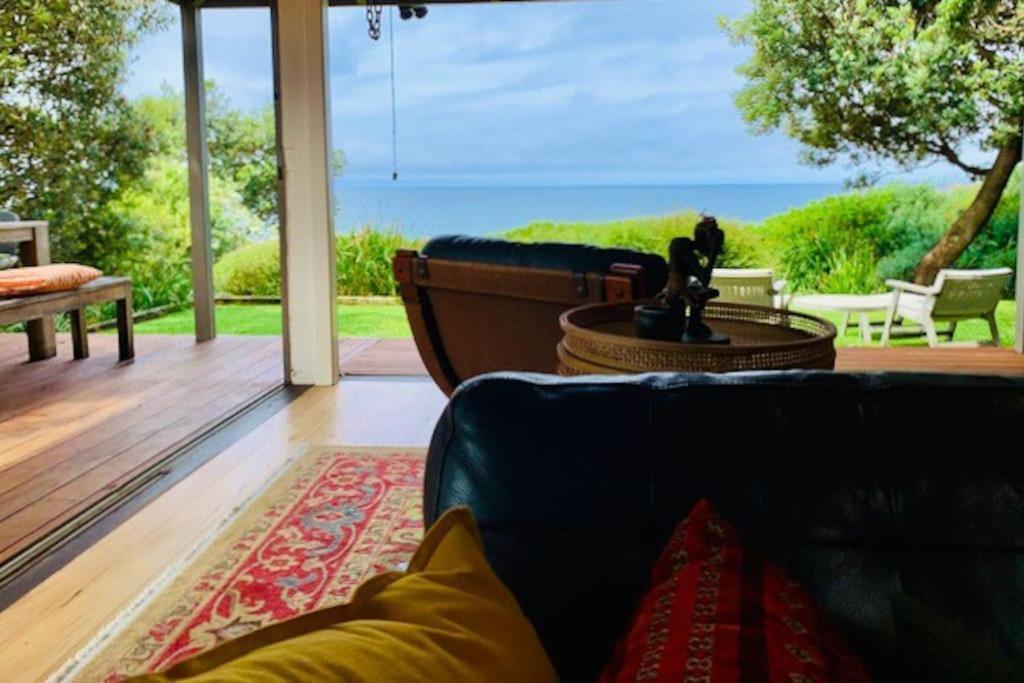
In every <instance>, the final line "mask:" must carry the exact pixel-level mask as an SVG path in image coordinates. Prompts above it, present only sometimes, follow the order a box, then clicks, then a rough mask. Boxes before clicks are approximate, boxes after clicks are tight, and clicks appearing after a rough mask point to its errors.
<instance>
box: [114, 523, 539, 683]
mask: <svg viewBox="0 0 1024 683" xmlns="http://www.w3.org/2000/svg"><path fill="white" fill-rule="evenodd" d="M132 680H133V681H136V682H141V681H153V682H155V681H176V680H189V681H224V682H228V681H238V682H239V683H242V682H243V681H244V682H245V683H261V682H263V681H340V682H346V683H347V682H352V681H368V682H369V681H373V682H374V683H389V682H392V681H395V682H397V681H403V682H404V681H452V682H456V681H467V682H468V681H473V682H474V683H476V682H478V681H488V682H489V683H502V682H504V681H508V682H509V683H513V682H514V683H521V682H526V681H528V682H530V683H544V682H546V681H555V680H556V677H555V672H554V669H553V668H552V666H551V663H550V661H549V660H548V658H547V655H546V653H545V652H544V648H543V647H542V646H541V644H540V641H539V640H538V639H537V634H536V633H535V632H534V630H533V626H532V625H531V624H530V622H529V621H527V620H526V617H524V616H523V613H522V612H521V611H520V609H519V605H518V604H517V603H516V600H515V598H514V597H513V596H512V594H511V593H509V592H508V589H506V588H505V587H504V586H503V585H502V583H501V581H500V580H499V579H498V577H497V576H495V575H494V572H493V571H491V568H490V567H489V566H488V564H487V560H486V559H485V558H484V555H483V545H482V543H481V540H480V532H479V530H478V529H477V527H476V522H475V521H474V520H473V516H472V514H471V513H470V512H469V510H468V509H465V508H459V509H455V510H451V511H449V512H448V513H447V514H445V515H444V516H443V517H442V518H441V519H439V520H438V521H437V523H436V524H434V526H433V527H432V528H431V529H430V531H429V532H428V533H427V535H426V538H424V539H423V543H422V544H421V545H420V547H419V549H418V550H417V551H416V554H415V555H414V556H413V559H412V561H411V562H410V563H409V569H408V570H407V571H406V572H392V573H389V574H383V575H381V576H377V577H374V578H372V579H370V580H369V581H367V582H366V583H364V584H363V585H362V586H360V587H359V589H358V590H357V591H356V593H355V595H354V596H353V598H352V601H351V602H350V603H349V604H347V605H342V606H339V607H332V608H329V609H325V610H321V611H319V612H312V613H310V614H305V615H303V616H300V617H296V618H295V619H291V620H289V621H286V622H282V623H280V624H275V625H274V626H270V627H268V628H265V629H262V630H260V631H256V632H253V633H250V634H248V635H245V636H243V637H241V638H239V639H238V640H234V641H231V642H228V643H224V644H223V645H220V646H218V647H216V648H214V649H213V650H210V651H209V652H207V653H204V654H201V655H199V656H197V657H194V658H192V659H189V660H186V661H184V662H182V663H180V664H178V665H176V666H174V667H172V668H170V669H168V670H167V671H166V672H164V673H162V674H154V675H149V676H140V677H137V678H133V679H132Z"/></svg>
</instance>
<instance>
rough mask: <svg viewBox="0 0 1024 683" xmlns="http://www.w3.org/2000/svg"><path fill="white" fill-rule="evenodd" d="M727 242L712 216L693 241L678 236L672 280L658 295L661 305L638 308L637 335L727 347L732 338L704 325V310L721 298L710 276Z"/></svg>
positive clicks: (673, 249) (672, 259)
mask: <svg viewBox="0 0 1024 683" xmlns="http://www.w3.org/2000/svg"><path fill="white" fill-rule="evenodd" d="M724 243H725V233H724V232H722V230H721V229H720V228H719V227H718V222H717V221H716V220H715V219H714V218H712V217H711V216H705V217H704V218H703V219H701V221H700V223H698V224H697V227H696V228H695V229H694V232H693V239H690V238H689V237H677V238H676V239H674V240H672V244H671V245H669V278H668V284H667V285H666V286H665V291H664V292H662V293H661V295H659V298H661V300H662V302H663V304H662V305H661V306H650V305H647V306H637V308H636V314H635V321H636V332H637V336H638V337H641V338H644V339H661V340H665V341H682V342H683V343H687V344H728V343H729V337H727V336H726V335H723V334H719V333H717V332H714V331H713V330H712V329H711V328H710V327H708V326H707V324H706V323H705V322H704V320H703V317H704V308H705V306H707V303H708V301H710V300H712V299H714V298H715V297H717V296H718V290H717V289H715V288H713V287H711V273H712V271H713V270H714V269H715V263H716V262H717V261H718V255H719V254H720V253H721V251H722V246H723V244H724Z"/></svg>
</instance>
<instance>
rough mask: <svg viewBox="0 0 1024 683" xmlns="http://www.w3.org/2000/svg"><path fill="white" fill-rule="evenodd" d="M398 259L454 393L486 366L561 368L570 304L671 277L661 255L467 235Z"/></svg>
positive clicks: (634, 291) (625, 296)
mask: <svg viewBox="0 0 1024 683" xmlns="http://www.w3.org/2000/svg"><path fill="white" fill-rule="evenodd" d="M393 263H394V269H395V278H396V280H397V282H398V284H399V291H400V293H401V296H402V301H403V303H404V305H405V309H406V313H407V314H408V317H409V324H410V327H411V328H412V332H413V337H414V339H415V341H416V347H417V349H418V350H419V353H420V357H421V358H422V359H423V362H424V364H425V365H426V367H427V370H428V371H429V372H430V375H431V377H433V378H434V380H435V381H436V382H437V384H438V386H440V387H441V389H442V390H443V391H444V392H445V393H449V394H450V393H451V392H452V391H453V390H454V388H455V387H456V386H458V385H459V384H460V383H461V382H463V381H465V380H467V379H469V378H471V377H475V376H477V375H480V374H484V373H487V372H494V371H498V370H520V371H531V372H555V371H556V369H557V366H558V355H557V351H556V346H557V344H558V341H559V340H560V339H561V337H562V332H561V328H560V327H559V322H558V318H559V316H560V315H561V314H562V313H564V312H565V311H566V310H569V309H571V308H575V307H576V306H583V305H585V304H592V303H601V302H605V301H616V302H622V301H633V300H640V299H646V298H649V297H651V296H654V294H656V293H658V292H660V291H661V290H662V289H663V288H664V286H665V282H666V280H667V278H668V270H667V266H666V264H665V260H664V259H663V258H661V257H660V256H657V255H654V254H645V253H642V252H636V251H629V250H626V249H601V248H598V247H591V246H587V245H581V244H553V243H546V244H525V243H517V242H507V241H504V240H496V239H487V238H480V237H464V236H446V237H438V238H435V239H432V240H431V241H430V242H429V243H427V245H426V246H424V247H423V253H422V254H419V253H417V252H413V251H400V252H399V253H398V254H397V255H396V256H395V258H394V262H393Z"/></svg>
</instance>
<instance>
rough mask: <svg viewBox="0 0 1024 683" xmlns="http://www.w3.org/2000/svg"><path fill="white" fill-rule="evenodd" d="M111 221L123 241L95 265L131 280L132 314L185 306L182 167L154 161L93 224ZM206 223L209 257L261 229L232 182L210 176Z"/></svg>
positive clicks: (187, 272) (187, 237)
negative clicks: (174, 305)
mask: <svg viewBox="0 0 1024 683" xmlns="http://www.w3.org/2000/svg"><path fill="white" fill-rule="evenodd" d="M115 221H116V222H120V223H121V224H122V227H121V228H119V229H118V232H121V233H122V234H124V235H125V239H126V240H127V243H126V244H124V245H123V246H124V247H125V248H124V249H121V250H119V252H118V253H115V254H108V255H107V258H106V259H104V260H102V261H100V262H99V264H98V265H99V266H100V267H101V268H103V269H104V270H105V271H107V272H109V273H111V274H116V275H127V276H130V277H131V278H132V284H133V289H134V297H135V306H136V308H137V310H140V311H141V310H146V309H148V308H154V307H156V306H164V305H168V304H171V305H173V304H182V303H186V302H188V301H189V299H190V298H191V295H192V263H191V257H190V249H191V243H192V235H191V228H190V223H189V201H188V170H187V167H186V165H185V163H184V162H181V161H178V160H176V159H170V158H159V159H156V160H154V161H153V162H152V163H151V165H150V168H149V170H148V171H147V173H146V175H145V177H144V179H143V180H142V182H140V183H137V184H136V185H135V186H133V187H131V188H129V189H127V190H125V191H124V192H123V193H122V194H121V196H120V197H119V198H118V199H117V200H115V201H114V202H112V203H111V204H110V205H109V208H108V210H107V213H106V215H105V217H104V220H101V221H99V224H100V225H101V226H103V228H102V229H107V228H108V227H109V226H110V225H111V224H113V223H114V222H115ZM210 224H211V226H210V227H211V232H212V240H211V241H212V247H213V254H214V256H215V257H218V256H220V255H222V254H224V253H226V252H229V251H231V250H233V249H236V248H237V247H239V246H240V245H242V244H244V243H245V242H246V241H248V240H250V239H252V238H253V237H255V236H258V235H259V234H260V232H261V231H262V230H263V226H262V223H261V222H260V220H259V219H258V218H256V216H255V215H253V213H252V212H251V211H249V210H248V209H247V208H246V207H245V205H244V204H243V203H242V199H241V197H240V195H239V194H238V192H237V191H236V190H235V188H234V186H233V184H232V183H231V182H230V181H226V180H223V179H221V178H218V177H217V176H210Z"/></svg>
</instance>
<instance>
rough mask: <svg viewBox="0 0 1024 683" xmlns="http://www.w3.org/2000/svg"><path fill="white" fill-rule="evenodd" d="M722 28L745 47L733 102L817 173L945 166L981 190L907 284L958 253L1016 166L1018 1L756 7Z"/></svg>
mask: <svg viewBox="0 0 1024 683" xmlns="http://www.w3.org/2000/svg"><path fill="white" fill-rule="evenodd" d="M725 27H726V29H727V31H728V32H729V34H730V35H731V37H732V38H733V39H734V40H735V41H736V42H738V43H741V44H746V45H749V46H751V47H752V48H753V54H752V56H751V58H750V60H749V61H748V62H746V63H745V64H744V65H743V66H742V67H741V68H740V73H741V75H743V76H744V77H745V78H746V85H745V87H744V88H743V89H742V91H741V92H740V93H739V95H738V96H737V104H738V106H739V108H740V110H741V111H742V112H743V115H744V116H745V117H746V119H747V121H748V122H749V123H750V125H751V126H752V128H753V130H755V131H756V132H760V133H764V132H769V131H773V130H783V131H785V132H786V133H787V134H788V135H789V136H791V137H793V138H794V139H796V140H798V141H800V142H801V143H802V144H803V145H804V146H805V150H806V160H807V161H809V162H811V163H815V164H830V163H833V162H835V161H837V160H839V159H841V158H844V157H845V158H847V159H849V160H851V161H852V162H853V163H855V164H863V163H866V162H869V163H874V162H882V161H886V160H889V161H894V162H896V163H897V164H899V165H900V166H902V167H904V168H907V169H909V168H913V167H916V166H918V165H920V164H923V163H929V162H934V161H945V162H948V163H950V164H953V165H954V166H956V167H957V168H959V169H961V170H962V171H964V172H965V173H967V174H968V175H969V176H971V177H972V178H975V179H982V180H984V182H983V184H982V186H981V188H980V190H979V193H978V197H977V199H976V201H975V202H974V203H972V205H971V206H970V207H969V208H968V209H967V210H966V211H965V212H964V214H963V215H962V216H961V217H960V218H959V219H958V220H957V221H955V222H954V224H953V226H952V227H951V229H950V230H949V232H947V233H946V235H945V236H943V238H942V239H941V240H940V242H939V244H938V245H936V247H935V249H933V250H932V252H929V254H928V255H927V256H925V258H924V259H923V260H922V263H921V266H920V267H919V268H918V272H917V278H918V279H919V280H930V279H931V278H932V277H934V274H935V273H936V272H937V271H938V269H939V268H941V267H945V266H947V265H950V264H951V263H952V262H953V261H955V260H956V258H957V257H959V255H960V254H961V253H963V251H964V250H965V249H966V247H967V246H968V245H969V244H970V242H971V240H972V239H973V238H974V236H975V235H976V234H977V233H978V231H980V230H981V229H982V228H983V227H984V225H985V223H986V222H987V221H988V219H989V218H990V217H991V213H992V211H993V210H994V209H995V206H996V205H997V204H998V201H999V196H1000V195H1001V194H1002V191H1003V189H1004V188H1005V185H1006V182H1008V180H1009V177H1010V174H1011V173H1012V171H1013V168H1014V166H1015V165H1016V164H1017V163H1018V162H1019V161H1020V146H1021V139H1020V134H1021V125H1022V120H1024V119H1022V117H1024V38H1022V36H1024V4H1021V3H1018V2H1017V1H1016V0H753V8H752V10H751V11H750V12H749V13H748V14H747V15H746V16H744V17H742V18H740V19H738V20H736V21H732V22H725ZM972 150H981V154H982V157H981V158H978V154H977V153H975V154H972V153H971V151H972ZM986 153H987V154H986ZM986 157H987V158H986Z"/></svg>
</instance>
